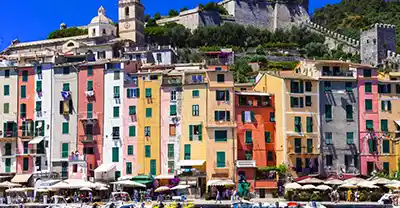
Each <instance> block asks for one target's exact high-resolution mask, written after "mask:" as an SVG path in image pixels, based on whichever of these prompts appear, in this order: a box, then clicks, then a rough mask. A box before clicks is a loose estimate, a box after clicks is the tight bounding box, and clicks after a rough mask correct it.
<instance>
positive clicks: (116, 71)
mask: <svg viewBox="0 0 400 208" xmlns="http://www.w3.org/2000/svg"><path fill="white" fill-rule="evenodd" d="M119 74H120V71H119V70H115V71H114V80H119V79H120V77H119Z"/></svg>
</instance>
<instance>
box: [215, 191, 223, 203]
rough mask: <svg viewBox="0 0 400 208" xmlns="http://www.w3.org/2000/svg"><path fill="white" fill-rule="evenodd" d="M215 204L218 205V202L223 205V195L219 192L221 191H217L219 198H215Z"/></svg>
mask: <svg viewBox="0 0 400 208" xmlns="http://www.w3.org/2000/svg"><path fill="white" fill-rule="evenodd" d="M215 199H216V200H215V203H216V204H217V203H218V201H219V202H220V203H221V204H222V201H221V193H220V192H219V190H217V196H216V197H215Z"/></svg>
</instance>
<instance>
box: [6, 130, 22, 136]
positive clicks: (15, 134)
mask: <svg viewBox="0 0 400 208" xmlns="http://www.w3.org/2000/svg"><path fill="white" fill-rule="evenodd" d="M17 135H18V134H17V131H12V130H11V131H10V130H6V131H5V132H4V136H3V137H4V138H12V137H17Z"/></svg>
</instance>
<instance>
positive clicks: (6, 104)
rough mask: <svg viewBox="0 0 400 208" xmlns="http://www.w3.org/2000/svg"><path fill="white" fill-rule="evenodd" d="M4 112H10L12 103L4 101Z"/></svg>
mask: <svg viewBox="0 0 400 208" xmlns="http://www.w3.org/2000/svg"><path fill="white" fill-rule="evenodd" d="M3 113H5V114H7V113H10V103H4V106H3Z"/></svg>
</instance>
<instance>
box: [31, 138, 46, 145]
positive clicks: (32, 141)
mask: <svg viewBox="0 0 400 208" xmlns="http://www.w3.org/2000/svg"><path fill="white" fill-rule="evenodd" d="M43 139H44V137H35V138H34V139H32V140H31V141H29V143H28V144H39V143H40V142H41V141H43Z"/></svg>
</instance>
